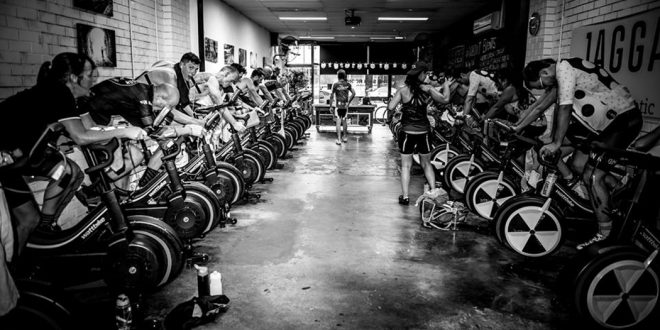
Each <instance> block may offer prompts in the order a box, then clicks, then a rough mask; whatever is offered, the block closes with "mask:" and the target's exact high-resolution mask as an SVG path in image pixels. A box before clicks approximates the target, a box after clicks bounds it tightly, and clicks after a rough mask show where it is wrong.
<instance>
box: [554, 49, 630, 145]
mask: <svg viewBox="0 0 660 330" xmlns="http://www.w3.org/2000/svg"><path fill="white" fill-rule="evenodd" d="M556 78H557V84H558V88H557V94H558V95H557V98H558V99H559V105H572V106H573V117H574V118H575V119H576V120H578V121H579V122H580V123H582V125H584V126H585V127H587V128H588V129H590V130H591V131H593V132H595V133H600V132H602V131H603V130H604V129H605V128H606V127H607V126H609V125H610V123H612V121H613V120H614V119H615V118H616V117H617V116H618V115H620V114H622V113H624V112H626V111H628V110H631V109H634V108H635V100H634V98H633V96H632V94H630V91H629V90H628V88H626V87H625V86H623V85H620V84H619V83H617V82H616V81H615V80H614V78H612V76H610V74H609V73H608V72H607V71H605V69H603V68H601V67H599V66H597V65H595V64H593V63H591V62H588V61H586V60H583V59H581V58H570V59H565V60H561V61H560V62H559V63H557V68H556Z"/></svg>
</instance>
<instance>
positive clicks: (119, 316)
mask: <svg viewBox="0 0 660 330" xmlns="http://www.w3.org/2000/svg"><path fill="white" fill-rule="evenodd" d="M115 322H116V324H117V330H130V329H131V325H132V324H133V312H132V310H131V302H130V300H129V299H128V296H127V295H125V294H123V293H122V294H120V295H119V296H117V303H116V305H115Z"/></svg>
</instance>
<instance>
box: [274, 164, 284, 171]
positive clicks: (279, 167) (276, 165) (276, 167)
mask: <svg viewBox="0 0 660 330" xmlns="http://www.w3.org/2000/svg"><path fill="white" fill-rule="evenodd" d="M283 168H284V164H279V163H278V164H275V168H274V169H275V170H281V169H283Z"/></svg>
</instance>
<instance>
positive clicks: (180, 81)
mask: <svg viewBox="0 0 660 330" xmlns="http://www.w3.org/2000/svg"><path fill="white" fill-rule="evenodd" d="M200 63H201V60H200V59H199V57H198V56H197V55H195V54H194V53H185V54H183V56H181V60H180V61H179V63H177V64H175V65H174V72H176V87H177V89H178V90H179V104H177V106H176V108H177V109H178V110H180V111H182V112H183V113H185V114H187V115H188V116H192V115H193V110H192V102H191V101H190V98H189V96H188V93H189V91H190V89H191V88H192V87H194V86H195V85H196V84H195V80H194V77H195V74H196V73H197V71H199V65H200Z"/></svg>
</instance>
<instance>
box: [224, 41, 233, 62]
mask: <svg viewBox="0 0 660 330" xmlns="http://www.w3.org/2000/svg"><path fill="white" fill-rule="evenodd" d="M232 63H234V46H233V45H229V44H225V64H227V65H229V64H232Z"/></svg>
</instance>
